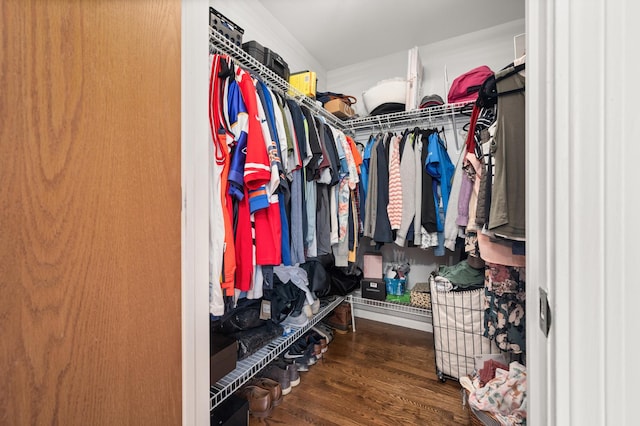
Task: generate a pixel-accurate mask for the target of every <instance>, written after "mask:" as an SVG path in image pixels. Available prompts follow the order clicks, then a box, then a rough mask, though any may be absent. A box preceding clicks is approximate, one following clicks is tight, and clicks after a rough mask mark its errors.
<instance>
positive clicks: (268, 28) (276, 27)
mask: <svg viewBox="0 0 640 426" xmlns="http://www.w3.org/2000/svg"><path fill="white" fill-rule="evenodd" d="M210 5H211V7H213V8H214V9H216V10H217V11H218V12H220V13H222V14H223V15H224V16H226V17H227V18H228V19H230V20H231V21H233V22H234V23H235V24H236V25H239V26H240V27H241V28H242V29H243V30H244V35H243V37H242V41H243V42H247V41H251V40H255V41H257V42H258V43H260V44H261V45H263V46H265V47H268V48H269V49H271V50H273V51H274V52H276V53H277V54H279V55H280V56H282V58H283V59H284V60H285V61H286V62H287V65H289V70H290V71H291V72H292V73H293V72H297V71H305V70H311V71H315V72H316V75H317V77H318V90H320V91H324V90H326V81H327V76H326V74H327V72H326V70H325V69H324V68H323V67H322V66H321V65H320V63H319V62H318V61H317V60H316V59H315V58H314V57H313V56H311V54H310V53H309V52H308V51H307V50H306V49H305V48H304V47H303V46H302V44H300V43H299V42H298V41H297V40H296V39H295V38H294V37H293V35H291V33H290V32H289V31H288V30H287V29H286V28H285V27H284V26H283V25H282V24H281V23H280V22H278V20H277V19H276V18H275V17H274V16H273V15H272V14H271V13H270V12H269V11H267V9H265V8H264V6H262V4H261V3H260V2H258V1H257V0H242V1H238V0H210Z"/></svg>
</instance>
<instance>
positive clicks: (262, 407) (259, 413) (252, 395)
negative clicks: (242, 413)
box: [238, 385, 273, 418]
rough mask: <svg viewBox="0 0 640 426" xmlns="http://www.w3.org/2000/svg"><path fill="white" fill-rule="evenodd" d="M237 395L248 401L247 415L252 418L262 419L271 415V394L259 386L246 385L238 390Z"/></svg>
mask: <svg viewBox="0 0 640 426" xmlns="http://www.w3.org/2000/svg"><path fill="white" fill-rule="evenodd" d="M238 395H240V396H241V397H243V398H245V399H246V400H247V401H249V413H251V415H252V416H255V417H259V418H264V417H269V416H270V415H271V411H272V410H273V405H272V404H271V392H270V391H268V390H267V389H263V388H261V387H259V386H255V385H248V386H244V387H242V388H240V390H238Z"/></svg>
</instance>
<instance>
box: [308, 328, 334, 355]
mask: <svg viewBox="0 0 640 426" xmlns="http://www.w3.org/2000/svg"><path fill="white" fill-rule="evenodd" d="M306 337H307V341H308V342H310V343H311V342H313V343H314V344H319V345H320V353H321V354H323V353H325V352H327V349H329V346H328V343H327V338H326V337H324V336H322V335H320V334H319V333H318V332H316V331H313V330H311V331H309V332H308V333H307V334H306Z"/></svg>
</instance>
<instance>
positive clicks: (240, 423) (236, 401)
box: [210, 395, 249, 426]
mask: <svg viewBox="0 0 640 426" xmlns="http://www.w3.org/2000/svg"><path fill="white" fill-rule="evenodd" d="M210 424H211V426H214V425H215V426H248V425H249V401H248V400H246V399H244V398H242V397H240V396H238V395H230V396H229V397H228V398H227V399H225V400H224V401H222V402H221V403H220V405H218V406H217V407H216V408H214V409H213V411H211V423H210Z"/></svg>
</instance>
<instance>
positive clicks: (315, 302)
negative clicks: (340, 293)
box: [311, 298, 320, 315]
mask: <svg viewBox="0 0 640 426" xmlns="http://www.w3.org/2000/svg"><path fill="white" fill-rule="evenodd" d="M311 312H312V313H313V315H315V314H317V313H318V312H320V299H318V298H315V299H314V300H313V304H312V305H311Z"/></svg>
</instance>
